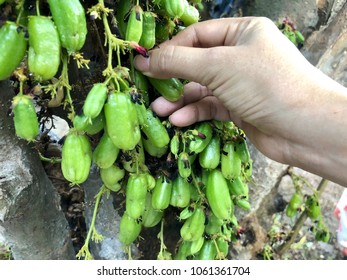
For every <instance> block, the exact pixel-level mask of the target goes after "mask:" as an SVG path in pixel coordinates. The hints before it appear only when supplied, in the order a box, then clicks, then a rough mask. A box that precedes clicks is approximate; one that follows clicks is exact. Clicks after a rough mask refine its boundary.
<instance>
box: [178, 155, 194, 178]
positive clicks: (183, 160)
mask: <svg viewBox="0 0 347 280" xmlns="http://www.w3.org/2000/svg"><path fill="white" fill-rule="evenodd" d="M177 165H178V173H179V175H180V176H181V177H182V178H184V179H187V178H188V177H189V176H190V174H191V173H192V169H191V163H190V161H189V155H188V154H187V153H186V152H181V153H180V154H179V155H178V162H177Z"/></svg>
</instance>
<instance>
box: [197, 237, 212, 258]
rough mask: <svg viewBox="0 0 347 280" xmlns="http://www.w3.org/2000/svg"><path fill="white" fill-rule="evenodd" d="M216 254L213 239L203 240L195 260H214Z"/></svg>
mask: <svg viewBox="0 0 347 280" xmlns="http://www.w3.org/2000/svg"><path fill="white" fill-rule="evenodd" d="M216 256H217V249H216V246H215V244H214V242H213V240H205V242H204V245H203V246H202V248H201V250H200V252H199V254H198V255H197V257H196V259H197V260H214V259H215V258H216Z"/></svg>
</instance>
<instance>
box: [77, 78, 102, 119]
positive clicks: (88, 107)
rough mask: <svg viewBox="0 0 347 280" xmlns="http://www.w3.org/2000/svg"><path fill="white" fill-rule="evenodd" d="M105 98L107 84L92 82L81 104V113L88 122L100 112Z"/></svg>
mask: <svg viewBox="0 0 347 280" xmlns="http://www.w3.org/2000/svg"><path fill="white" fill-rule="evenodd" d="M106 99H107V86H106V85H105V84H103V83H96V84H94V85H93V87H92V89H91V90H90V91H89V92H88V95H87V98H86V100H85V102H84V105H83V113H84V115H85V116H87V117H88V118H89V122H91V120H92V119H94V118H96V117H97V116H98V115H99V114H100V113H101V111H102V109H103V108H104V104H105V101H106Z"/></svg>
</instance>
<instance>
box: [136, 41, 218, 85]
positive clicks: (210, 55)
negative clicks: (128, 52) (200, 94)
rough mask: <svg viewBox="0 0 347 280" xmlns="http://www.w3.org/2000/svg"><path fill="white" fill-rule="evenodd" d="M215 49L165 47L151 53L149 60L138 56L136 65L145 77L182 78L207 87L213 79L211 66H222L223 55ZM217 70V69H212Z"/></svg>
mask: <svg viewBox="0 0 347 280" xmlns="http://www.w3.org/2000/svg"><path fill="white" fill-rule="evenodd" d="M222 48H224V47H215V48H194V47H184V46H173V45H168V46H165V45H164V46H163V47H160V48H158V49H154V50H152V51H151V52H150V54H149V58H145V57H142V56H136V57H135V61H134V65H135V67H136V68H137V69H138V70H139V71H141V72H143V74H144V75H146V76H150V77H155V78H159V79H165V78H171V77H175V78H181V79H185V80H189V81H194V82H197V83H200V84H201V85H207V83H206V82H208V81H211V79H212V78H213V77H209V76H210V75H209V72H211V69H210V66H211V62H212V61H213V65H220V63H221V62H222V61H218V60H221V59H220V58H219V57H223V54H222V53H219V52H218V55H216V54H217V52H216V50H217V49H222ZM212 68H215V67H212Z"/></svg>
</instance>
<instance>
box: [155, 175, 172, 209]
mask: <svg viewBox="0 0 347 280" xmlns="http://www.w3.org/2000/svg"><path fill="white" fill-rule="evenodd" d="M171 192H172V181H171V180H169V179H168V178H166V177H165V176H164V175H161V176H160V177H159V178H158V179H157V180H156V184H155V187H154V189H153V193H152V206H153V208H154V209H157V210H164V209H166V208H167V207H168V206H169V204H170V200H171Z"/></svg>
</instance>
